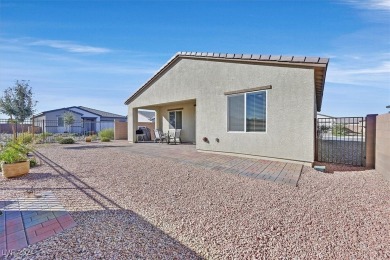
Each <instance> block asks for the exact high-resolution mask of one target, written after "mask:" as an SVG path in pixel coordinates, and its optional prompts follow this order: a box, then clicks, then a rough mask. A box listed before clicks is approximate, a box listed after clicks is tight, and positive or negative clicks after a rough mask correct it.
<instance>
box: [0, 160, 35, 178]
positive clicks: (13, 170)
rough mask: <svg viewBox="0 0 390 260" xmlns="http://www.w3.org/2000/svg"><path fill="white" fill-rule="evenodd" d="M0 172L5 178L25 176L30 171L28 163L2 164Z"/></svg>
mask: <svg viewBox="0 0 390 260" xmlns="http://www.w3.org/2000/svg"><path fill="white" fill-rule="evenodd" d="M1 171H2V172H3V176H4V177H6V178H13V177H18V176H21V175H24V174H27V173H28V172H29V171H30V162H29V161H25V162H18V163H10V164H5V163H4V164H2V165H1Z"/></svg>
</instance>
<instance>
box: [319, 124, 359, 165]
mask: <svg viewBox="0 0 390 260" xmlns="http://www.w3.org/2000/svg"><path fill="white" fill-rule="evenodd" d="M365 129H366V119H365V117H338V118H318V119H317V132H316V134H317V145H316V146H317V160H318V161H320V162H330V163H340V164H348V165H355V166H364V165H365V156H366V144H365V139H366V138H365V134H366V131H365Z"/></svg>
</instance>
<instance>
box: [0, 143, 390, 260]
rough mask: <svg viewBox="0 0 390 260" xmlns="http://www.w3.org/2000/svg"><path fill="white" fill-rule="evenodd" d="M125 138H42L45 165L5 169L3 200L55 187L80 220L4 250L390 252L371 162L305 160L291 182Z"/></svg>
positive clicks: (383, 197)
mask: <svg viewBox="0 0 390 260" xmlns="http://www.w3.org/2000/svg"><path fill="white" fill-rule="evenodd" d="M123 145H129V144H127V143H126V142H112V143H110V144H108V145H107V144H104V145H103V144H98V143H91V144H86V143H80V144H75V145H62V146H61V145H44V146H41V147H39V149H38V155H39V156H40V157H41V158H42V160H41V161H42V165H41V166H38V167H36V168H33V169H32V170H31V172H30V174H28V175H27V176H24V177H21V178H17V179H10V180H7V179H4V178H2V177H1V178H0V189H1V192H0V199H1V200H4V199H9V198H12V197H21V196H25V191H26V189H29V188H31V187H34V189H36V190H37V191H38V192H39V191H43V190H51V191H53V193H54V194H55V195H56V196H57V198H58V199H59V200H60V201H61V202H62V204H63V205H64V206H65V208H66V209H67V210H68V211H69V212H70V214H71V216H72V217H73V218H74V220H75V221H76V222H77V224H78V225H77V227H75V228H73V229H71V230H67V231H65V232H63V233H61V234H59V235H57V236H54V237H51V238H49V239H47V240H44V241H42V242H39V243H37V244H34V245H32V246H29V247H28V248H25V249H22V250H20V251H17V252H15V253H14V254H13V255H11V256H8V257H10V258H16V259H18V258H29V259H34V258H35V259H45V258H47V259H53V258H55V257H57V258H61V259H96V258H99V257H101V258H104V259H108V258H110V259H124V258H140V259H145V258H148V259H157V258H159V259H160V258H163V259H164V258H165V259H172V258H176V259H179V258H188V259H191V258H193V259H196V258H207V259H233V258H234V259H237V258H240V259H242V258H248V259H253V258H260V259H261V258H264V259H271V258H272V259H275V258H298V259H316V258H322V259H368V258H372V259H388V258H389V257H390V248H389V241H390V218H389V216H390V183H389V182H386V181H384V180H383V179H382V177H381V176H380V175H379V174H378V173H377V172H375V171H374V170H365V171H356V172H354V171H350V172H338V171H334V173H333V174H329V173H319V172H316V171H314V170H313V169H310V168H307V167H305V168H304V170H303V173H302V175H301V178H300V180H299V183H298V187H292V186H289V185H283V184H277V183H272V182H267V181H263V180H258V179H251V178H247V177H241V176H236V175H231V174H226V173H223V172H219V171H213V170H207V169H203V168H200V167H196V166H191V165H182V164H178V163H177V162H175V161H170V160H166V159H163V158H158V157H157V158H155V157H153V156H143V155H140V154H134V153H129V152H126V150H124V149H122V150H121V149H118V146H123ZM164 147H165V146H164V145H161V149H165V148H164ZM178 147H179V146H178ZM146 148H147V147H146V146H145V147H143V148H140V149H146Z"/></svg>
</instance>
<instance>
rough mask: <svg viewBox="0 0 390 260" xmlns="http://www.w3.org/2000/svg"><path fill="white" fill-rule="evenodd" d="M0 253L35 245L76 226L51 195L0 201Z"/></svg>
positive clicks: (43, 194) (49, 192) (47, 193)
mask: <svg viewBox="0 0 390 260" xmlns="http://www.w3.org/2000/svg"><path fill="white" fill-rule="evenodd" d="M0 211H1V213H2V214H1V216H0V252H3V253H5V252H10V251H12V250H18V249H21V248H24V247H26V246H28V245H31V244H34V243H37V242H39V241H41V240H44V239H46V238H48V237H51V236H53V235H55V234H58V233H60V232H61V231H63V230H66V229H69V228H72V227H74V226H76V223H75V222H74V220H73V219H72V217H71V216H70V215H69V213H68V212H67V211H66V210H65V208H64V207H63V206H62V205H61V204H60V203H59V202H58V200H57V199H56V197H55V196H54V194H53V193H52V192H51V191H46V192H42V193H41V194H40V195H39V196H35V195H33V194H31V196H30V197H25V198H19V199H16V200H15V201H0Z"/></svg>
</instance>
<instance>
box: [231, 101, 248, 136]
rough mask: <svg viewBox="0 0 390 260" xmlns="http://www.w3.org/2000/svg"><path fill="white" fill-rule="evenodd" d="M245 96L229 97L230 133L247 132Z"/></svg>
mask: <svg viewBox="0 0 390 260" xmlns="http://www.w3.org/2000/svg"><path fill="white" fill-rule="evenodd" d="M244 127H245V95H244V94H242V95H234V96H229V97H228V131H245V129H244Z"/></svg>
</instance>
